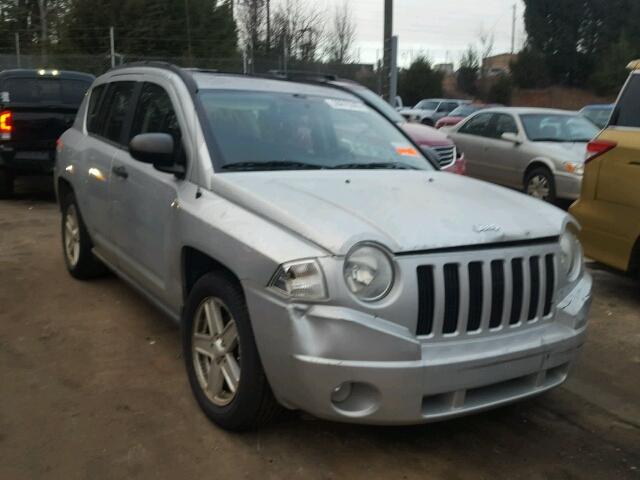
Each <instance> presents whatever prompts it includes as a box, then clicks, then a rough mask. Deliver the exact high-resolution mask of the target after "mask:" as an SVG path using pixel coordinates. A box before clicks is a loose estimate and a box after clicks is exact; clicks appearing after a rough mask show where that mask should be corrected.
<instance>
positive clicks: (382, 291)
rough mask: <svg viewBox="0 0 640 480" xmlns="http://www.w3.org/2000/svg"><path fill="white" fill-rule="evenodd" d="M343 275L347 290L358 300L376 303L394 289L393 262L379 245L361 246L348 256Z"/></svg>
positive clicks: (365, 244)
mask: <svg viewBox="0 0 640 480" xmlns="http://www.w3.org/2000/svg"><path fill="white" fill-rule="evenodd" d="M343 275H344V281H345V283H346V284H347V288H348V289H349V291H351V293H352V294H353V295H355V297H356V298H358V299H359V300H362V301H363V302H375V301H377V300H382V299H383V298H384V297H386V296H387V295H388V294H389V292H390V291H391V288H392V287H393V282H394V271H393V262H392V260H391V257H390V256H389V254H388V253H387V252H386V251H385V250H383V249H382V248H380V247H378V246H377V245H375V244H370V243H364V244H360V245H357V246H356V247H355V248H353V249H352V250H351V251H350V252H349V253H348V254H347V256H346V258H345V260H344V269H343Z"/></svg>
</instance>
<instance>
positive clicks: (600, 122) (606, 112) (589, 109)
mask: <svg viewBox="0 0 640 480" xmlns="http://www.w3.org/2000/svg"><path fill="white" fill-rule="evenodd" d="M614 106H615V105H587V106H586V107H584V108H583V109H582V110H580V114H581V115H582V116H584V117H586V118H587V119H589V120H590V121H591V122H592V123H593V124H594V125H595V126H596V127H598V128H600V129H602V128H605V127H606V126H607V124H608V123H609V118H611V114H612V113H613V107H614Z"/></svg>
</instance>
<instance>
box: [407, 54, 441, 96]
mask: <svg viewBox="0 0 640 480" xmlns="http://www.w3.org/2000/svg"><path fill="white" fill-rule="evenodd" d="M443 77H444V75H443V74H442V73H441V72H437V71H435V70H434V69H433V68H432V66H431V62H430V61H429V60H428V59H427V58H426V57H425V56H422V55H421V56H419V57H418V58H416V59H415V60H414V62H413V63H412V64H411V65H410V66H409V68H407V69H405V70H402V71H400V75H399V77H398V94H399V95H400V96H401V97H402V98H403V100H404V101H405V102H406V103H407V105H414V104H416V103H418V102H419V101H420V100H422V99H424V98H429V97H441V96H442V80H443Z"/></svg>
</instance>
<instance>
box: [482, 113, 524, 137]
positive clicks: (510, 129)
mask: <svg viewBox="0 0 640 480" xmlns="http://www.w3.org/2000/svg"><path fill="white" fill-rule="evenodd" d="M505 133H514V134H516V135H517V134H518V126H517V125H516V121H515V119H514V118H513V117H512V116H511V115H507V114H506V113H499V114H496V115H495V118H494V120H493V126H492V128H490V129H489V136H491V137H493V138H497V139H500V138H502V135H503V134H505Z"/></svg>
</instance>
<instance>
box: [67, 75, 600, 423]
mask: <svg viewBox="0 0 640 480" xmlns="http://www.w3.org/2000/svg"><path fill="white" fill-rule="evenodd" d="M55 182H56V188H57V194H58V199H59V203H60V207H61V210H62V239H63V251H64V258H65V261H66V264H67V267H68V269H69V271H70V273H71V275H73V276H74V277H76V278H79V279H87V278H91V277H94V276H96V275H99V274H101V273H103V272H104V271H105V270H106V269H107V268H108V269H109V270H111V271H113V272H115V273H116V274H117V275H119V276H120V277H121V278H122V279H124V280H125V281H127V282H128V283H130V284H131V285H132V286H134V287H135V288H136V289H137V290H138V291H140V292H141V294H143V295H144V296H145V297H147V298H148V299H149V300H150V301H151V302H153V303H154V304H155V305H157V307H158V308H159V309H160V310H162V311H163V312H165V313H166V314H167V315H169V316H170V317H171V318H173V319H175V321H176V322H179V323H180V325H181V328H182V336H183V348H184V359H185V363H186V369H187V373H188V376H189V380H190V383H191V387H192V389H193V392H194V394H195V397H196V399H197V401H198V403H199V404H200V406H201V407H202V409H203V410H204V412H205V413H206V414H207V415H208V416H209V417H210V418H211V419H212V420H213V421H214V422H216V423H217V424H218V425H220V426H222V427H224V428H227V429H232V430H241V429H247V428H252V427H255V426H257V425H260V424H262V423H264V422H265V421H267V420H269V419H270V418H271V417H272V416H273V415H274V414H275V413H276V412H277V411H278V409H279V408H281V407H286V408H289V409H301V410H305V411H307V412H310V413H312V414H314V415H317V416H319V417H323V418H327V419H333V420H339V421H348V422H359V423H370V424H414V423H421V422H430V421H436V420H442V419H445V418H450V417H454V416H458V415H463V414H468V413H471V412H477V411H480V410H484V409H487V408H493V407H496V406H499V405H503V404H506V403H508V402H513V401H516V400H520V399H523V398H526V397H530V396H532V395H536V394H540V393H542V392H544V391H547V390H549V389H551V388H553V387H557V386H558V385H560V384H561V383H563V382H564V381H565V379H566V378H567V374H568V372H569V370H570V368H571V366H572V364H573V362H574V360H575V359H576V355H577V354H578V352H579V351H580V349H581V346H582V345H583V343H584V340H585V331H586V325H587V314H588V310H589V304H590V300H591V278H590V276H589V275H588V274H587V273H585V271H584V266H583V260H582V250H581V246H580V244H579V242H578V240H577V239H576V232H577V229H578V226H577V225H576V223H575V221H574V220H573V219H572V217H570V216H569V215H567V214H566V213H564V212H562V211H561V210H558V209H556V208H555V207H552V206H549V205H547V204H544V203H543V202H540V201H538V200H534V199H532V198H529V197H526V196H524V195H521V194H519V193H516V192H512V191H509V190H506V189H504V188H501V187H497V186H492V185H489V184H486V183H482V182H480V181H476V180H471V179H467V178H464V177H461V176H458V175H451V174H447V173H442V172H439V171H438V169H437V167H435V166H433V165H432V164H431V163H430V161H429V160H428V159H427V158H426V157H425V156H424V155H423V153H422V152H421V151H420V150H419V148H418V147H417V146H416V145H414V144H413V143H412V141H411V140H410V139H409V138H408V137H407V136H406V135H405V134H404V133H403V132H402V131H401V130H400V129H399V128H398V127H396V126H395V125H393V124H392V123H391V122H389V121H388V120H387V119H386V118H385V117H384V116H383V115H381V114H380V113H379V112H378V111H377V110H376V109H375V107H374V106H372V105H370V104H368V103H367V101H366V100H365V99H363V98H360V97H358V96H356V95H354V94H353V93H351V92H349V91H345V90H342V89H341V88H340V87H339V86H335V85H334V86H331V85H324V84H322V83H303V82H292V81H287V80H283V79H265V78H254V77H248V76H241V75H228V74H216V73H210V72H199V71H195V70H181V69H178V68H176V67H172V66H169V65H164V64H144V65H131V66H125V67H121V68H118V69H115V70H112V71H110V72H108V73H107V74H105V75H103V76H101V77H100V78H98V79H97V80H96V81H95V83H94V84H93V86H92V88H91V89H90V91H89V93H88V94H87V97H86V99H85V101H84V103H83V104H82V106H81V108H80V111H79V113H78V117H77V119H76V122H75V124H74V125H73V127H72V128H71V129H70V130H68V131H67V132H66V133H65V134H64V135H63V136H62V138H61V139H60V141H59V142H58V159H57V164H56V178H55Z"/></svg>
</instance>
